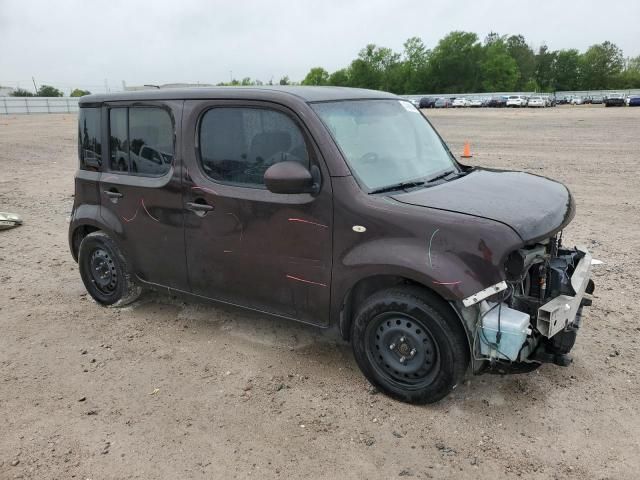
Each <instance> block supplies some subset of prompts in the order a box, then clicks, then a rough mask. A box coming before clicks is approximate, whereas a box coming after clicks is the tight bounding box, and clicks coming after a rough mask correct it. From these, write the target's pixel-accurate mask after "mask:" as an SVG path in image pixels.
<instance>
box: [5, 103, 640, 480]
mask: <svg viewBox="0 0 640 480" xmlns="http://www.w3.org/2000/svg"><path fill="white" fill-rule="evenodd" d="M426 114H427V116H428V117H429V118H430V119H431V120H432V121H433V123H434V124H435V125H436V127H437V128H438V129H439V131H440V132H441V133H442V135H443V137H444V138H445V139H446V140H447V141H448V142H449V143H450V145H451V147H452V150H453V151H454V152H461V151H462V145H463V142H464V141H465V140H468V141H469V142H471V147H472V152H473V153H474V154H475V156H474V158H473V159H472V160H471V162H472V163H474V164H478V165H487V166H493V167H498V168H513V169H521V170H526V171H531V172H534V173H537V174H542V175H546V176H550V177H553V178H556V179H559V180H561V181H563V182H565V183H566V184H568V185H569V187H570V188H571V190H572V192H573V193H574V195H575V197H576V201H577V204H578V212H577V216H576V218H575V219H574V221H573V223H572V224H571V225H570V226H569V228H568V229H567V230H566V231H565V243H566V244H568V243H580V244H586V245H587V246H588V247H589V248H590V249H591V250H592V252H593V253H594V256H595V257H596V258H599V259H601V260H603V261H604V262H605V263H604V265H602V266H600V267H598V269H597V270H596V271H595V272H594V278H595V281H596V295H595V300H594V306H593V307H592V308H591V309H588V311H587V313H586V315H585V323H584V326H583V329H582V331H581V335H580V336H579V339H578V343H577V346H576V348H575V349H574V354H575V355H574V356H575V361H574V363H573V365H571V366H570V367H569V368H560V367H555V366H552V365H544V366H543V367H542V368H540V369H539V370H538V371H536V372H534V373H531V374H526V375H514V376H506V377H500V376H493V375H487V376H481V377H471V378H469V379H468V380H467V381H466V382H465V384H464V385H463V386H461V387H460V388H458V389H457V390H456V391H455V392H454V393H453V394H452V395H450V396H449V397H448V398H446V399H445V400H444V401H442V402H440V403H438V404H436V405H430V406H424V407H416V406H411V405H405V404H402V403H398V402H395V401H392V400H390V399H388V398H387V397H385V396H384V395H382V394H379V393H376V392H375V391H373V390H372V389H371V388H370V387H369V385H368V384H367V382H366V381H365V380H364V378H363V377H362V376H361V374H360V372H359V371H358V369H357V367H356V365H355V362H354V360H353V358H352V355H351V352H350V347H349V345H347V344H345V343H344V342H343V341H341V340H340V339H339V337H338V335H337V333H336V331H335V330H328V331H321V330H317V329H314V328H310V327H306V326H302V325H297V324H293V323H287V322H285V321H282V320H277V319H275V320H274V319H272V318H267V317H265V316H261V315H257V314H252V313H247V312H243V311H240V310H236V309H231V308H226V307H219V306H216V305H211V304H205V303H199V302H197V301H194V300H191V299H184V298H174V297H169V296H166V295H162V294H150V295H147V296H146V297H144V299H143V300H141V301H139V302H138V303H136V304H134V305H133V306H131V307H128V308H124V309H108V308H102V307H100V306H98V305H97V304H95V303H94V302H92V301H91V300H90V299H89V298H88V297H87V295H86V293H85V290H84V288H83V285H82V283H81V281H80V276H79V274H78V271H77V266H76V264H75V263H74V262H73V260H72V258H71V256H70V254H69V251H68V247H67V222H66V218H67V216H68V214H69V211H70V208H71V204H72V194H73V174H74V170H75V168H76V164H77V160H76V138H75V137H76V118H75V116H72V115H49V116H9V117H7V116H0V211H11V212H16V213H19V214H21V215H23V216H24V220H25V224H24V225H23V226H22V227H19V228H15V229H12V230H7V231H4V232H0V331H1V332H2V333H0V432H1V433H0V478H1V479H5V478H7V479H9V478H34V479H35V478H37V479H62V478H79V479H86V478H91V479H125V478H140V479H151V478H167V479H169V478H170V479H178V478H179V479H182V478H225V479H226V478H247V477H249V476H251V477H255V478H297V479H306V478H339V479H352V478H353V479H362V478H371V479H373V478H395V477H409V478H422V479H424V478H434V479H442V478H456V479H467V478H474V479H477V478H495V477H502V478H515V477H520V478H526V479H548V478H553V479H555V478H558V479H565V478H569V479H573V478H575V479H585V478H589V479H634V478H638V471H639V470H640V445H639V444H640V415H639V399H640V387H639V381H638V380H639V378H638V367H637V365H636V362H637V361H638V353H639V352H638V346H639V340H640V322H639V321H638V314H639V313H640V307H639V306H638V303H637V299H638V297H639V296H640V287H639V286H638V285H640V278H639V276H640V260H639V258H640V256H639V255H638V251H640V221H638V214H637V212H638V209H639V208H640V188H639V186H640V182H639V181H638V177H637V171H638V161H639V160H640V154H639V151H640V136H638V132H640V109H632V108H617V109H613V108H611V109H605V108H602V107H595V106H594V107H590V106H583V107H558V108H555V109H544V110H539V111H533V110H527V109H523V110H484V109H483V110H469V109H465V110H446V111H433V110H431V111H428V112H426ZM634 299H635V300H634Z"/></svg>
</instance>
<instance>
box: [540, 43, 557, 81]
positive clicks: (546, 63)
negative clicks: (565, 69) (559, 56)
mask: <svg viewBox="0 0 640 480" xmlns="http://www.w3.org/2000/svg"><path fill="white" fill-rule="evenodd" d="M555 60H556V52H550V51H549V47H547V46H546V45H542V46H541V47H540V48H539V49H538V53H537V54H536V73H535V80H536V83H537V84H538V85H539V86H540V89H541V90H542V91H543V92H550V91H552V90H553V88H554V83H555V82H554V78H553V65H554V62H555Z"/></svg>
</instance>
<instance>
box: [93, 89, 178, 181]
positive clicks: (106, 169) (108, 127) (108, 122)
mask: <svg viewBox="0 0 640 480" xmlns="http://www.w3.org/2000/svg"><path fill="white" fill-rule="evenodd" d="M104 107H105V109H106V115H105V117H106V136H107V150H108V151H107V153H108V155H107V157H106V158H107V159H108V160H109V161H111V110H112V109H114V108H124V109H126V110H127V146H128V144H129V121H130V120H129V110H130V109H132V108H156V109H162V110H164V111H165V112H167V113H168V114H169V119H170V120H171V130H172V137H173V140H172V141H173V145H172V147H173V156H172V158H171V163H170V164H169V169H168V170H167V171H166V172H165V173H163V174H161V175H151V174H141V173H137V172H136V173H133V172H131V151H130V150H129V165H128V170H127V171H126V172H119V171H117V170H111V169H110V168H109V166H108V165H106V167H105V163H104V162H103V164H102V167H103V169H102V171H103V172H106V173H111V174H115V175H122V176H129V177H144V178H164V177H167V176H171V175H172V174H173V170H174V168H175V159H176V155H177V152H176V143H177V141H176V140H177V139H176V136H177V134H176V119H175V117H174V115H173V110H172V109H171V107H170V106H169V105H165V104H163V103H156V102H153V103H151V102H149V103H147V102H144V103H142V102H132V103H129V102H127V103H120V102H114V103H105V104H104ZM103 159H104V155H103Z"/></svg>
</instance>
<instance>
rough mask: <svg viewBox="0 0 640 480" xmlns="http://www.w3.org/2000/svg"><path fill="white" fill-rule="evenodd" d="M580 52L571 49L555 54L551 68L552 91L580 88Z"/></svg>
mask: <svg viewBox="0 0 640 480" xmlns="http://www.w3.org/2000/svg"><path fill="white" fill-rule="evenodd" d="M580 62H581V60H580V52H578V50H576V49H574V48H572V49H569V50H560V51H558V52H556V58H555V61H554V62H553V66H552V77H553V85H554V90H577V89H578V88H580Z"/></svg>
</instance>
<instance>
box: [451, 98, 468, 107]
mask: <svg viewBox="0 0 640 480" xmlns="http://www.w3.org/2000/svg"><path fill="white" fill-rule="evenodd" d="M469 103H470V102H469V100H467V99H466V97H457V98H456V99H455V100H454V101H453V104H452V106H453V107H455V108H459V107H468V106H469Z"/></svg>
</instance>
